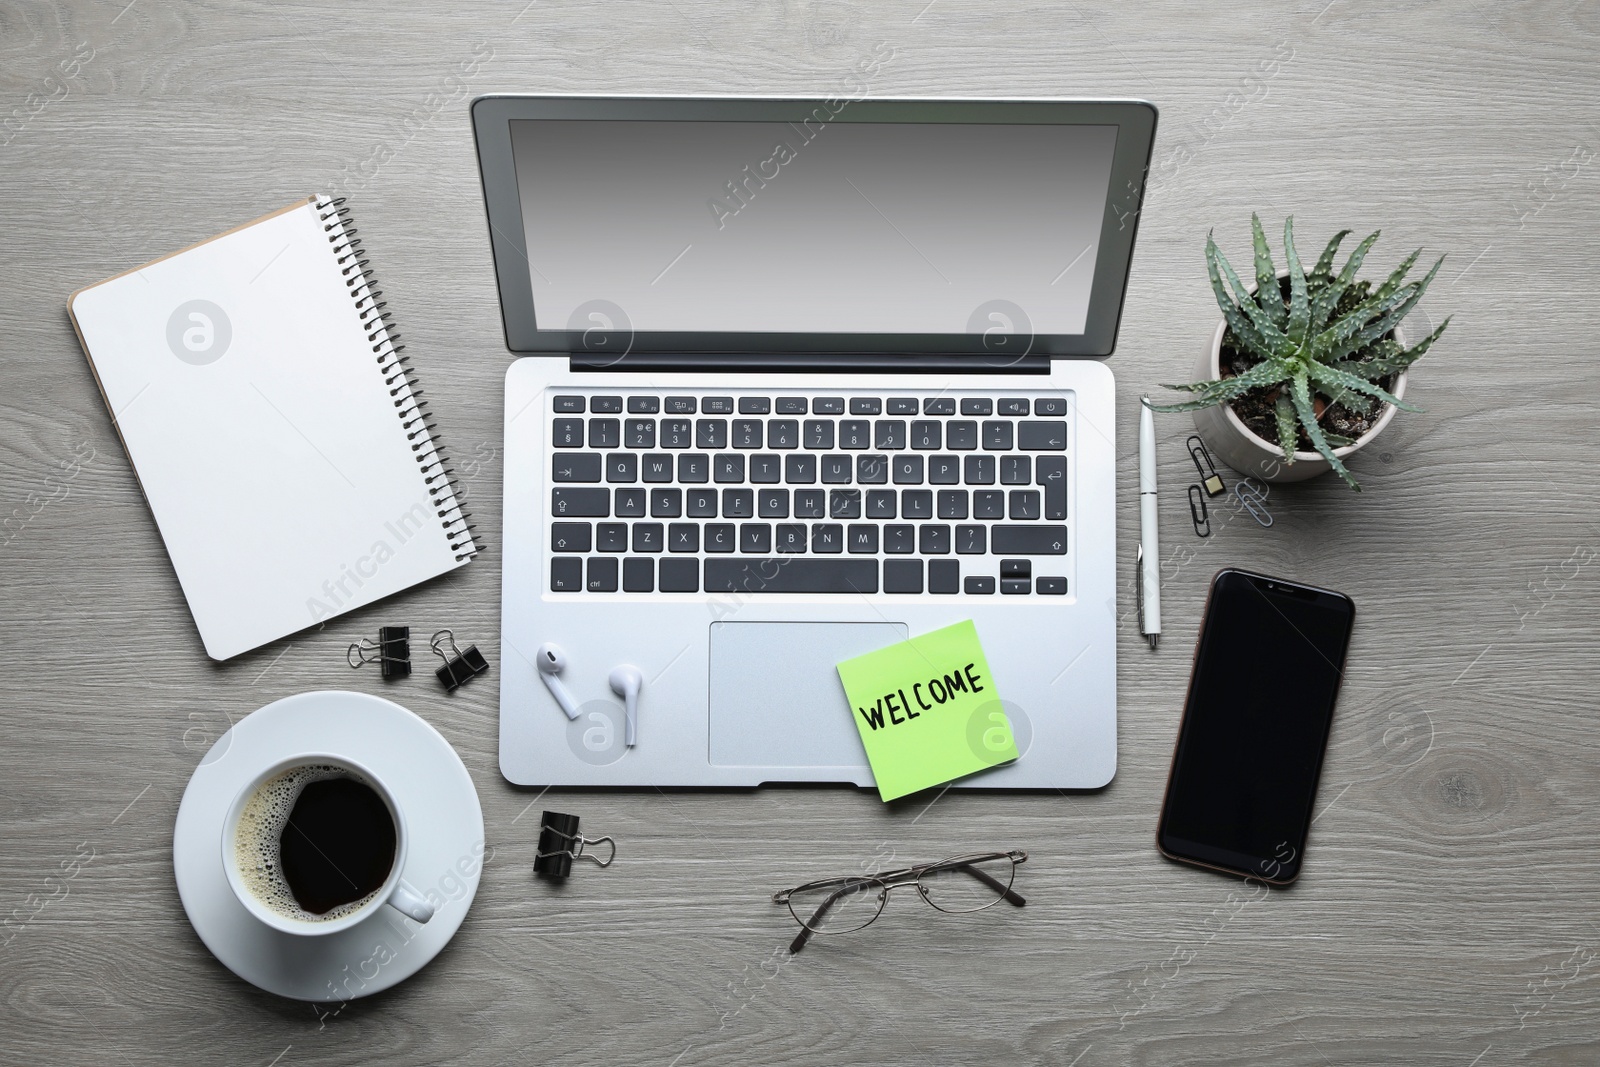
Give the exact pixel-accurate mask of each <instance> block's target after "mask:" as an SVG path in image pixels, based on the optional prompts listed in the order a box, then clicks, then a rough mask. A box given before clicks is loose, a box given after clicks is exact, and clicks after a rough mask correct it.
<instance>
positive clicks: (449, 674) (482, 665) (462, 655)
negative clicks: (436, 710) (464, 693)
mask: <svg viewBox="0 0 1600 1067" xmlns="http://www.w3.org/2000/svg"><path fill="white" fill-rule="evenodd" d="M441 639H442V640H441ZM446 644H448V645H449V646H450V652H449V654H448V655H447V654H446V653H445V651H444V649H443V648H441V647H440V646H441V645H446ZM428 647H429V648H431V649H433V654H434V655H436V656H438V657H439V658H440V659H442V660H444V666H443V667H440V668H439V669H438V670H436V671H434V672H433V673H434V674H435V675H436V676H437V677H438V679H439V681H440V682H442V683H444V690H445V692H447V693H454V692H455V691H456V690H457V689H459V688H460V687H461V686H463V685H465V684H466V683H467V682H470V681H471V680H472V679H474V678H476V677H477V676H478V675H480V674H482V673H483V672H484V671H486V670H488V669H489V661H488V660H486V659H484V658H483V653H482V652H479V651H478V646H477V645H468V646H467V648H466V651H462V650H461V649H460V648H458V647H456V635H455V634H453V633H451V632H450V631H449V630H440V631H439V632H438V633H436V634H434V635H433V637H431V638H429V640H428Z"/></svg>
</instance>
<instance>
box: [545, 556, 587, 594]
mask: <svg viewBox="0 0 1600 1067" xmlns="http://www.w3.org/2000/svg"><path fill="white" fill-rule="evenodd" d="M582 589H583V558H582V557H581V556H557V557H556V558H555V559H553V560H551V561H550V591H551V592H552V593H577V592H581V591H582Z"/></svg>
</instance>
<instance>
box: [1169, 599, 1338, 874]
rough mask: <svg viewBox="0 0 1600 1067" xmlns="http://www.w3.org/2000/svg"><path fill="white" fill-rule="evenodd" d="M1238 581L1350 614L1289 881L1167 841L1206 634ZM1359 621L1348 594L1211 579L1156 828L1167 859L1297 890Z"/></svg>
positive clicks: (1231, 857) (1239, 856)
mask: <svg viewBox="0 0 1600 1067" xmlns="http://www.w3.org/2000/svg"><path fill="white" fill-rule="evenodd" d="M1233 576H1237V577H1240V578H1243V579H1245V580H1246V581H1250V582H1260V583H1264V584H1265V585H1266V586H1267V588H1268V589H1269V590H1273V591H1276V590H1277V589H1280V588H1281V589H1282V590H1283V591H1285V592H1291V593H1293V594H1294V595H1297V596H1310V597H1314V598H1316V599H1319V600H1325V601H1328V602H1331V603H1332V604H1334V605H1336V606H1338V607H1339V608H1341V609H1342V610H1343V611H1344V612H1345V641H1344V655H1343V656H1342V657H1341V658H1340V661H1339V665H1338V667H1339V677H1338V679H1337V680H1336V681H1335V682H1334V687H1333V697H1332V707H1331V708H1330V710H1329V712H1328V720H1327V723H1326V725H1325V726H1324V727H1323V732H1322V743H1321V745H1320V746H1319V747H1318V751H1317V765H1316V768H1315V769H1314V770H1313V771H1312V774H1311V779H1312V788H1311V797H1312V803H1311V804H1310V805H1309V806H1308V807H1307V810H1306V818H1305V823H1304V824H1303V825H1302V826H1300V828H1299V832H1298V834H1297V836H1296V840H1295V842H1294V844H1295V855H1294V857H1293V861H1292V862H1293V868H1292V873H1290V874H1288V875H1287V876H1286V877H1285V876H1283V875H1282V874H1281V873H1280V875H1279V876H1278V877H1268V876H1267V875H1266V874H1264V873H1262V870H1261V868H1262V867H1264V866H1267V865H1270V864H1272V863H1277V862H1279V861H1278V860H1277V859H1276V858H1263V857H1259V856H1249V855H1246V854H1244V853H1239V852H1233V851H1231V850H1228V849H1222V848H1217V847H1216V846H1214V845H1209V844H1206V843H1205V842H1200V841H1191V840H1188V839H1185V838H1174V837H1170V836H1168V834H1167V829H1166V828H1167V813H1168V809H1169V807H1170V805H1171V803H1172V788H1173V782H1174V780H1175V779H1176V776H1177V770H1178V757H1179V754H1180V753H1181V752H1182V751H1183V738H1184V733H1185V731H1186V730H1187V729H1188V728H1189V723H1190V714H1191V713H1192V712H1193V711H1194V697H1195V691H1194V689H1195V678H1196V676H1197V675H1198V673H1199V671H1198V668H1199V666H1200V657H1201V656H1202V655H1203V654H1204V652H1205V647H1206V631H1207V629H1208V628H1209V627H1210V625H1211V623H1212V609H1213V607H1214V606H1215V603H1216V593H1217V589H1218V588H1219V587H1220V586H1221V584H1222V582H1223V581H1224V580H1225V579H1227V578H1229V577H1233ZM1355 619H1356V605H1355V601H1354V600H1352V599H1351V598H1350V597H1348V596H1346V595H1345V594H1344V593H1339V592H1335V591H1334V590H1332V589H1323V588H1320V587H1318V586H1313V585H1306V584H1305V583H1303V582H1293V581H1288V580H1286V579H1283V578H1274V577H1272V576H1271V575H1266V574H1258V573H1256V572H1255V571H1247V570H1243V569H1241V568H1238V567H1224V568H1222V569H1221V570H1219V571H1218V572H1217V573H1216V574H1215V575H1213V576H1212V578H1211V586H1210V589H1209V590H1208V591H1207V593H1206V604H1205V609H1204V611H1203V612H1202V614H1201V624H1200V634H1199V637H1198V638H1197V639H1196V641H1195V648H1194V660H1193V662H1192V664H1191V665H1190V668H1189V687H1188V689H1187V691H1186V692H1185V694H1184V700H1183V717H1182V718H1181V719H1180V720H1179V722H1178V735H1177V738H1176V739H1175V740H1174V741H1173V745H1172V762H1171V764H1170V765H1169V766H1168V769H1167V786H1166V789H1165V790H1164V792H1163V794H1162V799H1161V817H1160V820H1159V821H1158V822H1157V824H1156V848H1157V850H1159V851H1160V853H1161V854H1162V855H1163V856H1165V857H1166V858H1167V859H1169V860H1173V861H1174V862H1177V863H1186V864H1189V865H1191V866H1195V867H1204V868H1207V869H1208V870H1214V871H1221V872H1223V873H1225V874H1232V875H1236V876H1238V877H1241V878H1244V879H1247V880H1248V879H1252V878H1254V879H1256V880H1258V881H1261V882H1265V883H1266V884H1268V885H1276V886H1286V885H1290V884H1292V883H1293V882H1294V881H1295V880H1296V879H1298V878H1299V877H1300V873H1301V871H1302V869H1303V866H1304V864H1303V861H1304V858H1305V847H1306V840H1307V838H1308V837H1309V836H1310V832H1311V821H1312V818H1313V816H1312V814H1311V812H1312V811H1313V810H1314V809H1315V807H1316V794H1317V789H1318V787H1319V786H1320V784H1321V780H1322V767H1323V764H1324V763H1325V762H1326V760H1327V754H1328V738H1329V736H1330V735H1331V734H1332V732H1333V716H1334V712H1335V711H1337V709H1338V705H1339V692H1340V690H1341V689H1342V688H1343V684H1344V668H1345V664H1346V663H1347V662H1348V661H1349V653H1350V638H1351V635H1352V634H1353V632H1354V629H1355ZM1281 868H1282V865H1281V864H1280V871H1281Z"/></svg>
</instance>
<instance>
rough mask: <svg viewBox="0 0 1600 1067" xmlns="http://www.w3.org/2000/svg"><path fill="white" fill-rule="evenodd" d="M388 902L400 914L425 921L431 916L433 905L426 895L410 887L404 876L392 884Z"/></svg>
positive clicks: (418, 920)
mask: <svg viewBox="0 0 1600 1067" xmlns="http://www.w3.org/2000/svg"><path fill="white" fill-rule="evenodd" d="M388 904H389V906H390V907H391V908H394V909H395V910H396V911H398V912H399V913H400V914H401V915H404V916H405V917H406V918H408V919H414V920H415V921H417V922H419V923H425V922H427V921H428V920H429V919H431V918H433V905H432V904H429V903H428V900H427V898H426V897H424V896H423V895H422V894H421V893H418V892H417V891H416V890H415V889H413V888H411V883H409V882H407V881H406V880H405V879H404V878H402V879H400V881H398V882H396V883H395V884H394V892H393V893H390V894H389V900H388Z"/></svg>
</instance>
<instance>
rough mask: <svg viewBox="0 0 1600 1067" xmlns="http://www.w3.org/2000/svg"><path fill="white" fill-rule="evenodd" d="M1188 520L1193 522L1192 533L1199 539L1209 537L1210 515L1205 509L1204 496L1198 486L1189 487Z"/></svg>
mask: <svg viewBox="0 0 1600 1067" xmlns="http://www.w3.org/2000/svg"><path fill="white" fill-rule="evenodd" d="M1189 518H1190V519H1192V520H1193V521H1194V532H1195V533H1197V534H1199V535H1200V536H1201V537H1210V536H1211V514H1210V511H1209V510H1208V509H1207V508H1206V495H1205V493H1203V492H1201V490H1200V487H1199V486H1198V485H1193V484H1191V485H1190V486H1189Z"/></svg>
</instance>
